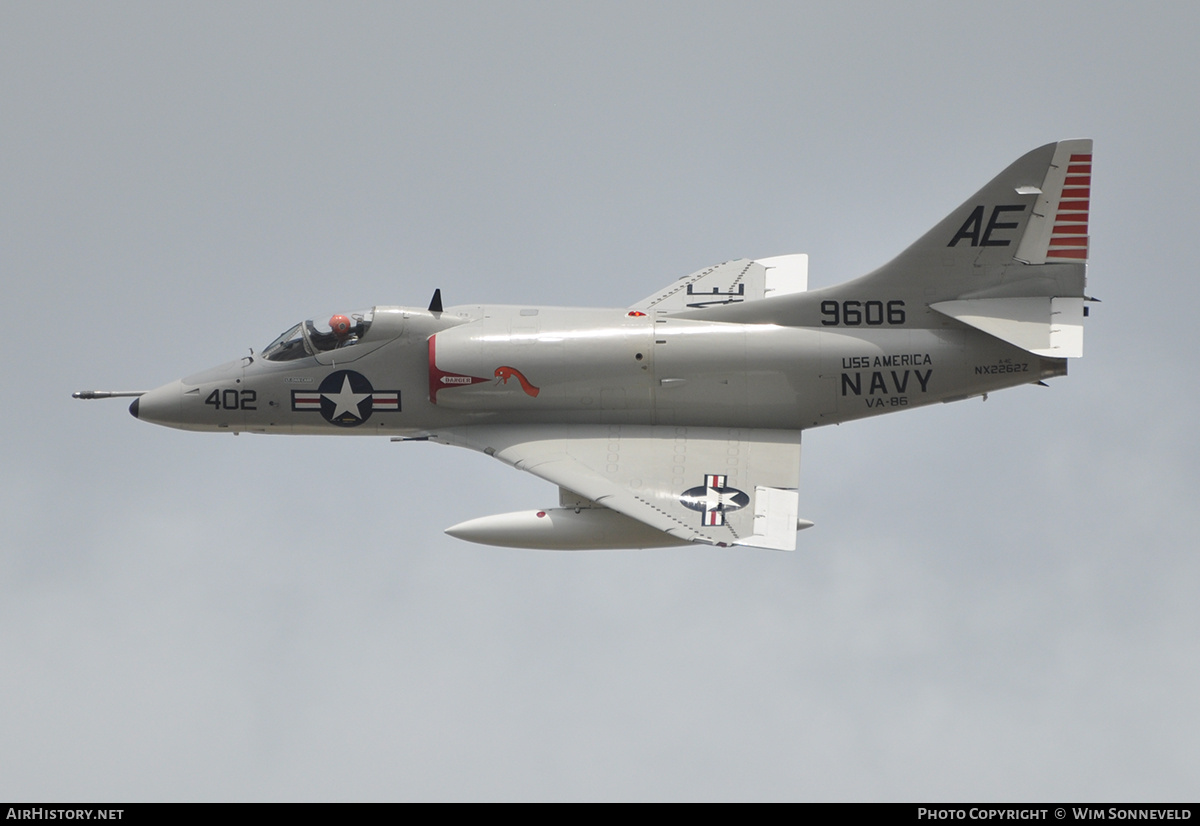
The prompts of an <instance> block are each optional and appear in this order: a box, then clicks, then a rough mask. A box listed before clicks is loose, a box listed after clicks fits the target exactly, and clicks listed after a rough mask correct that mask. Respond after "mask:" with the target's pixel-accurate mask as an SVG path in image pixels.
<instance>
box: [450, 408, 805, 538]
mask: <svg viewBox="0 0 1200 826" xmlns="http://www.w3.org/2000/svg"><path fill="white" fill-rule="evenodd" d="M430 438H431V440H433V441H437V442H441V443H443V444H450V445H457V446H459V447H466V448H470V449H472V450H478V451H480V452H482V453H485V454H487V455H489V456H495V457H496V458H497V459H499V460H501V461H502V462H506V463H508V464H510V465H512V466H513V467H516V468H519V469H521V470H527V471H529V472H530V473H532V474H534V475H535V476H539V477H541V478H542V479H545V480H547V481H548V482H553V483H554V484H556V485H558V486H560V487H561V488H564V489H565V491H567V493H564V494H563V500H564V502H566V501H568V500H570V498H571V497H570V495H569V494H570V493H574V494H577V495H578V497H579V498H578V500H577V501H578V502H579V503H580V505H581V506H582V507H587V506H589V505H590V504H591V503H594V504H596V505H600V506H603V507H605V508H609V509H611V510H614V511H617V512H618V513H621V514H624V515H625V516H628V517H630V518H632V519H635V520H637V521H638V522H641V523H643V524H645V525H648V526H650V527H652V528H654V529H656V530H659V531H662V532H663V533H665V534H667V535H669V536H671V537H674V538H676V539H680V540H684V541H690V542H701V543H705V544H709V545H721V546H728V545H750V546H753V547H758V548H773V549H776V550H788V551H790V550H795V548H796V530H797V509H798V505H799V493H798V492H797V485H798V483H799V479H800V431H798V430H751V429H744V428H743V429H738V428H710V427H669V426H649V425H637V426H633V425H559V426H542V425H482V426H470V427H462V428H450V429H446V430H439V431H438V432H437V434H436V435H433V436H431V437H430ZM806 526H807V525H806Z"/></svg>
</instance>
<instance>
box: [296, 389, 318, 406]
mask: <svg viewBox="0 0 1200 826" xmlns="http://www.w3.org/2000/svg"><path fill="white" fill-rule="evenodd" d="M292 409H293V410H320V409H321V394H320V393H317V392H312V393H309V392H307V391H306V392H303V393H301V392H300V391H298V390H296V391H293V392H292Z"/></svg>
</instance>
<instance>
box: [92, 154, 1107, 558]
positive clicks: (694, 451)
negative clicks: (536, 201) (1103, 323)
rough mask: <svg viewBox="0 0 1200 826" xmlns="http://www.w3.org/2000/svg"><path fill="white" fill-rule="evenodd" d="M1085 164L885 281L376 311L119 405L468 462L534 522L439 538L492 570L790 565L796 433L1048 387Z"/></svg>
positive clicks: (801, 259)
mask: <svg viewBox="0 0 1200 826" xmlns="http://www.w3.org/2000/svg"><path fill="white" fill-rule="evenodd" d="M1091 162H1092V143H1091V141H1090V140H1069V141H1062V142H1059V143H1051V144H1047V145H1046V146H1043V147H1040V148H1038V149H1035V150H1033V151H1032V152H1030V153H1028V154H1026V155H1025V156H1023V157H1021V158H1020V159H1019V160H1017V161H1016V162H1015V163H1013V164H1012V165H1011V166H1009V167H1008V168H1007V169H1005V170H1004V171H1003V172H1002V173H1001V174H1000V175H999V176H997V177H996V178H995V179H993V180H992V181H991V182H990V183H989V184H987V185H986V186H985V187H983V189H981V190H979V192H977V193H976V194H975V195H973V196H972V197H970V198H969V199H967V201H966V202H965V203H963V204H962V206H960V207H959V208H958V209H956V210H954V211H953V212H951V213H950V215H949V216H947V217H946V218H945V219H944V220H943V221H942V222H941V223H939V224H938V225H937V226H935V227H934V228H933V229H931V230H930V231H929V232H928V233H926V234H925V235H924V236H922V237H921V238H920V239H919V240H917V241H916V243H914V244H913V245H912V246H910V247H909V248H908V249H906V250H904V251H903V252H902V253H900V255H898V256H897V257H896V258H894V259H893V260H892V261H891V262H889V263H887V264H885V265H883V266H882V267H880V268H879V269H877V270H875V271H874V272H871V273H868V274H867V275H864V276H862V277H860V278H858V279H856V280H853V281H850V282H847V283H844V284H841V285H838V286H832V287H825V288H822V289H817V290H811V291H810V290H808V289H807V265H808V259H807V256H805V255H786V256H781V257H775V258H760V259H756V260H749V259H742V260H737V261H728V262H725V263H723V264H718V265H716V266H712V267H709V268H707V269H704V270H701V271H699V272H696V273H693V274H691V275H688V276H686V277H684V278H682V279H679V280H678V281H675V282H673V283H671V284H669V285H667V286H666V287H665V288H663V289H662V290H659V291H657V292H655V293H653V294H652V295H650V296H648V297H647V298H645V299H643V300H641V301H638V302H636V303H635V304H632V305H631V306H628V307H621V308H612V309H581V308H574V307H535V306H526V305H516V306H482V305H467V306H458V307H449V308H443V306H442V300H441V293H440V291H438V292H435V293H434V297H433V300H432V302H431V303H430V305H429V307H428V308H427V309H422V308H414V307H392V306H377V307H374V308H372V309H370V310H363V311H360V312H348V313H336V314H334V315H332V317H330V318H329V319H328V321H325V320H324V319H322V320H320V321H317V320H309V321H302V322H300V323H299V324H296V325H293V326H292V327H289V328H288V329H287V330H286V331H285V332H283V333H282V334H281V335H279V336H278V337H277V338H276V339H275V340H274V341H272V342H271V343H270V344H269V345H267V347H266V348H265V349H264V350H263V351H262V352H261V353H257V354H255V353H254V352H253V351H251V354H250V355H248V356H244V357H242V358H240V359H237V360H234V361H231V362H229V363H227V364H223V365H221V366H219V367H214V368H212V369H210V370H205V371H203V372H200V373H196V374H195V375H191V376H188V377H186V378H183V379H181V380H179V381H174V382H171V383H170V384H167V385H164V386H162V387H159V388H158V389H156V390H150V391H148V392H142V391H128V392H121V391H115V392H114V391H82V392H80V393H76V394H75V395H76V397H78V398H105V397H112V396H134V397H135V398H134V401H133V403H132V405H131V406H130V408H129V410H130V412H131V413H132V414H133V415H134V416H135V417H137V418H138V419H141V420H143V421H147V422H153V423H155V424H161V425H166V426H168V427H175V428H180V429H183V430H201V431H214V432H222V431H229V432H234V433H238V432H250V433H293V434H339V435H341V434H347V435H364V434H367V435H382V436H391V437H392V438H393V439H394V440H397V441H403V440H410V439H418V440H429V441H434V442H439V443H442V444H447V445H457V446H460V447H466V448H469V449H471V450H477V451H479V452H481V453H484V454H486V455H488V456H492V457H495V458H496V459H499V460H501V461H502V462H505V463H507V464H510V465H512V466H514V467H516V468H519V469H521V470H526V471H529V472H530V473H532V474H534V475H536V476H539V477H541V478H542V479H545V480H546V481H548V482H551V483H552V484H554V485H557V486H558V488H559V497H558V498H559V501H558V506H557V507H547V508H543V509H540V510H531V511H526V512H520V513H509V514H502V515H497V516H485V517H482V518H479V519H473V520H470V521H467V522H463V523H461V524H459V525H455V526H453V527H451V528H449V529H448V530H447V531H446V532H447V533H449V534H450V535H452V536H456V537H459V538H461V539H466V540H470V541H472V542H480V543H485V544H491V545H502V546H509V547H524V548H539V549H558V550H584V549H600V548H650V547H661V546H668V545H684V544H689V543H703V544H707V545H716V546H721V547H727V546H733V545H744V546H751V547H758V548H772V549H779V550H794V549H795V547H796V538H797V537H796V533H797V530H798V529H800V528H804V527H808V526H809V525H811V524H812V523H811V522H808V521H807V520H803V519H800V517H799V492H798V485H799V477H800V441H801V435H802V434H803V432H804V431H805V430H806V429H807V428H811V427H820V426H822V425H828V424H837V423H839V422H845V421H849V420H851V419H859V418H863V417H865V416H876V415H879V414H882V413H895V412H898V411H901V410H907V409H909V408H913V407H920V406H922V405H927V404H933V403H935V402H950V401H956V400H959V399H965V398H969V397H972V396H980V395H984V394H987V393H989V392H992V391H995V390H1000V389H1002V388H1005V387H1013V386H1016V385H1020V384H1036V383H1042V382H1043V380H1045V379H1048V378H1052V377H1056V376H1062V375H1065V374H1066V372H1067V359H1068V358H1074V357H1078V356H1081V355H1082V353H1083V334H1082V329H1083V318H1084V316H1086V315H1087V308H1086V304H1085V302H1087V301H1091V300H1093V299H1089V298H1087V297H1086V295H1085V292H1084V290H1085V270H1086V264H1087V257H1088V229H1087V227H1088V205H1089V193H1090V185H1091Z"/></svg>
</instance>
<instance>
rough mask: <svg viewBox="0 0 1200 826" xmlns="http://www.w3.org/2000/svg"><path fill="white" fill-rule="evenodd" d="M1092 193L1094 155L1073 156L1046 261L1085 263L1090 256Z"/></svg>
mask: <svg viewBox="0 0 1200 826" xmlns="http://www.w3.org/2000/svg"><path fill="white" fill-rule="evenodd" d="M1091 191H1092V155H1091V153H1090V152H1089V153H1087V154H1084V155H1072V156H1071V160H1070V163H1069V164H1068V166H1067V177H1066V180H1065V181H1064V182H1063V190H1062V195H1061V196H1060V197H1059V200H1058V212H1057V213H1055V216H1054V229H1053V230H1052V231H1051V233H1050V248H1049V249H1048V250H1047V251H1046V258H1066V259H1072V260H1075V261H1086V260H1087V257H1088V228H1087V225H1088V205H1089V203H1090V201H1091Z"/></svg>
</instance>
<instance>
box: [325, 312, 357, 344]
mask: <svg viewBox="0 0 1200 826" xmlns="http://www.w3.org/2000/svg"><path fill="white" fill-rule="evenodd" d="M329 328H330V329H331V330H333V334H334V335H335V336H337V337H338V341H341V340H342V339H344V338H346V337H347V336H349V335H350V331H351V330H352V329H353V328H352V326H351V324H350V319H348V318H346V317H345V316H344V315H335V316H333V317H332V318H330V319H329Z"/></svg>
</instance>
